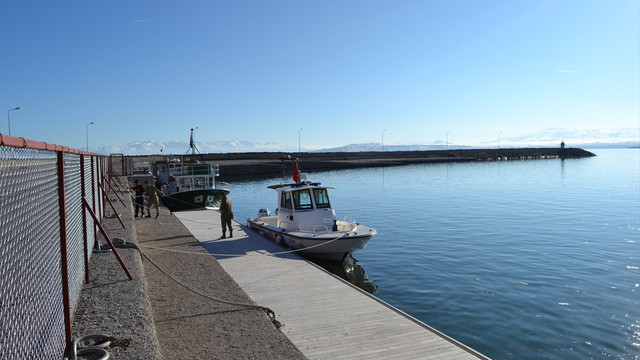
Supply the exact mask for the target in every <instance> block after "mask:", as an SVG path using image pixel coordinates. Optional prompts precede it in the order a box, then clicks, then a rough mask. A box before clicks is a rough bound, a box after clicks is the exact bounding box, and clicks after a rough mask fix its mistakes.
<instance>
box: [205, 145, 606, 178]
mask: <svg viewBox="0 0 640 360" xmlns="http://www.w3.org/2000/svg"><path fill="white" fill-rule="evenodd" d="M286 155H289V156H291V158H292V159H293V160H294V159H296V158H297V159H299V161H300V166H301V168H302V169H303V170H304V171H323V170H339V169H352V168H361V167H383V166H384V167H387V166H400V165H409V164H422V163H444V162H470V161H505V160H507V161H508V160H529V159H556V158H560V159H571V158H584V157H591V156H595V154H593V153H591V152H589V151H586V150H583V149H579V148H560V147H558V148H518V149H515V148H514V149H460V150H428V151H369V152H301V153H281V152H280V153H277V152H249V153H226V154H203V156H204V159H205V161H207V162H209V163H212V164H218V165H219V166H220V177H221V179H223V180H224V179H226V178H229V177H236V176H269V175H280V174H282V173H289V172H291V171H292V169H293V167H294V166H295V161H293V160H281V157H282V156H286Z"/></svg>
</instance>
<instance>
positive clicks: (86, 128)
mask: <svg viewBox="0 0 640 360" xmlns="http://www.w3.org/2000/svg"><path fill="white" fill-rule="evenodd" d="M93 124H94V122H93V121H92V122H90V123H88V124H87V125H86V126H85V141H86V143H85V145H86V147H85V149H84V150H85V151H87V152H88V151H89V125H93Z"/></svg>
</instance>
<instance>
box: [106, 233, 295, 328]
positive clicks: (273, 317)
mask: <svg viewBox="0 0 640 360" xmlns="http://www.w3.org/2000/svg"><path fill="white" fill-rule="evenodd" d="M114 240H118V239H114ZM119 240H120V241H121V242H122V243H120V242H119V243H118V246H120V247H126V248H133V249H136V250H138V252H139V253H140V257H144V258H145V259H147V260H148V261H149V262H150V263H151V264H152V265H153V266H155V267H156V268H157V269H158V270H160V272H161V273H163V274H164V275H166V276H167V277H169V278H170V279H171V280H173V281H175V282H176V283H178V284H179V285H181V286H182V287H184V288H185V289H187V290H189V291H191V292H193V293H195V294H197V295H200V296H202V297H204V298H206V299H209V300H212V301H216V302H220V303H224V304H228V305H236V306H243V307H247V308H252V309H260V310H262V311H264V312H265V313H266V314H267V316H268V317H269V319H270V320H271V322H272V323H273V324H274V325H275V327H276V328H281V327H282V326H284V325H283V324H282V323H281V322H279V321H278V320H276V314H275V312H274V311H273V310H271V309H269V308H268V307H265V306H261V305H256V304H246V303H240V302H235V301H230V300H225V299H222V298H218V297H215V296H212V295H209V294H207V293H205V292H204V291H202V290H200V289H197V288H195V287H193V286H191V285H189V284H187V283H186V282H184V281H182V280H180V279H178V278H177V277H176V276H174V275H173V274H171V273H170V272H169V271H167V270H166V269H164V268H163V267H162V266H160V265H159V264H158V263H156V262H155V261H154V260H153V259H152V258H151V257H149V255H147V254H146V253H145V252H144V251H142V249H140V247H139V246H138V244H136V243H131V242H126V241H125V240H122V239H119Z"/></svg>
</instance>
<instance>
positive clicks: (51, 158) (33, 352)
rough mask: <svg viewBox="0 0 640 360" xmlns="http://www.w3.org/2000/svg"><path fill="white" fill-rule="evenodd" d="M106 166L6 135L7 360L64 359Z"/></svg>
mask: <svg viewBox="0 0 640 360" xmlns="http://www.w3.org/2000/svg"><path fill="white" fill-rule="evenodd" d="M18 140H19V141H18ZM107 160H108V158H106V157H103V156H97V155H95V154H86V153H81V152H80V151H77V150H74V149H68V148H62V147H60V146H55V145H48V144H44V143H35V142H30V141H25V140H23V139H17V138H11V137H7V136H3V135H0V359H60V358H62V356H63V355H64V351H65V348H66V346H67V345H68V343H69V341H70V340H71V338H70V337H71V323H72V318H71V316H72V314H73V312H74V310H75V307H76V305H77V301H78V298H79V295H80V291H81V288H82V282H83V280H84V279H85V276H86V275H87V274H86V271H87V268H88V261H89V260H90V257H91V252H92V250H93V244H94V242H95V240H96V229H95V227H96V224H95V222H94V220H93V218H92V217H91V216H90V214H89V211H88V210H85V211H83V209H85V208H84V206H83V201H82V198H83V196H84V198H85V199H86V200H87V203H88V204H89V207H91V208H92V209H93V210H94V212H95V213H96V214H101V211H99V210H96V209H101V206H102V196H100V194H99V186H98V182H100V181H104V180H103V178H104V176H103V174H106V173H107V171H106V166H107ZM98 216H100V215H98Z"/></svg>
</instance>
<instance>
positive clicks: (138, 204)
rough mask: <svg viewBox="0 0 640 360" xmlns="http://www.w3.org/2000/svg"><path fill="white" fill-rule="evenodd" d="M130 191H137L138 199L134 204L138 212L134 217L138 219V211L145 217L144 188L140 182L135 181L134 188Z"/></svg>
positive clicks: (136, 198)
mask: <svg viewBox="0 0 640 360" xmlns="http://www.w3.org/2000/svg"><path fill="white" fill-rule="evenodd" d="M129 189H131V190H133V191H135V193H136V197H135V200H134V203H135V205H136V212H135V215H134V217H138V211H140V216H144V188H143V187H142V185H140V182H139V181H138V180H134V181H133V187H130V188H129Z"/></svg>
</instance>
